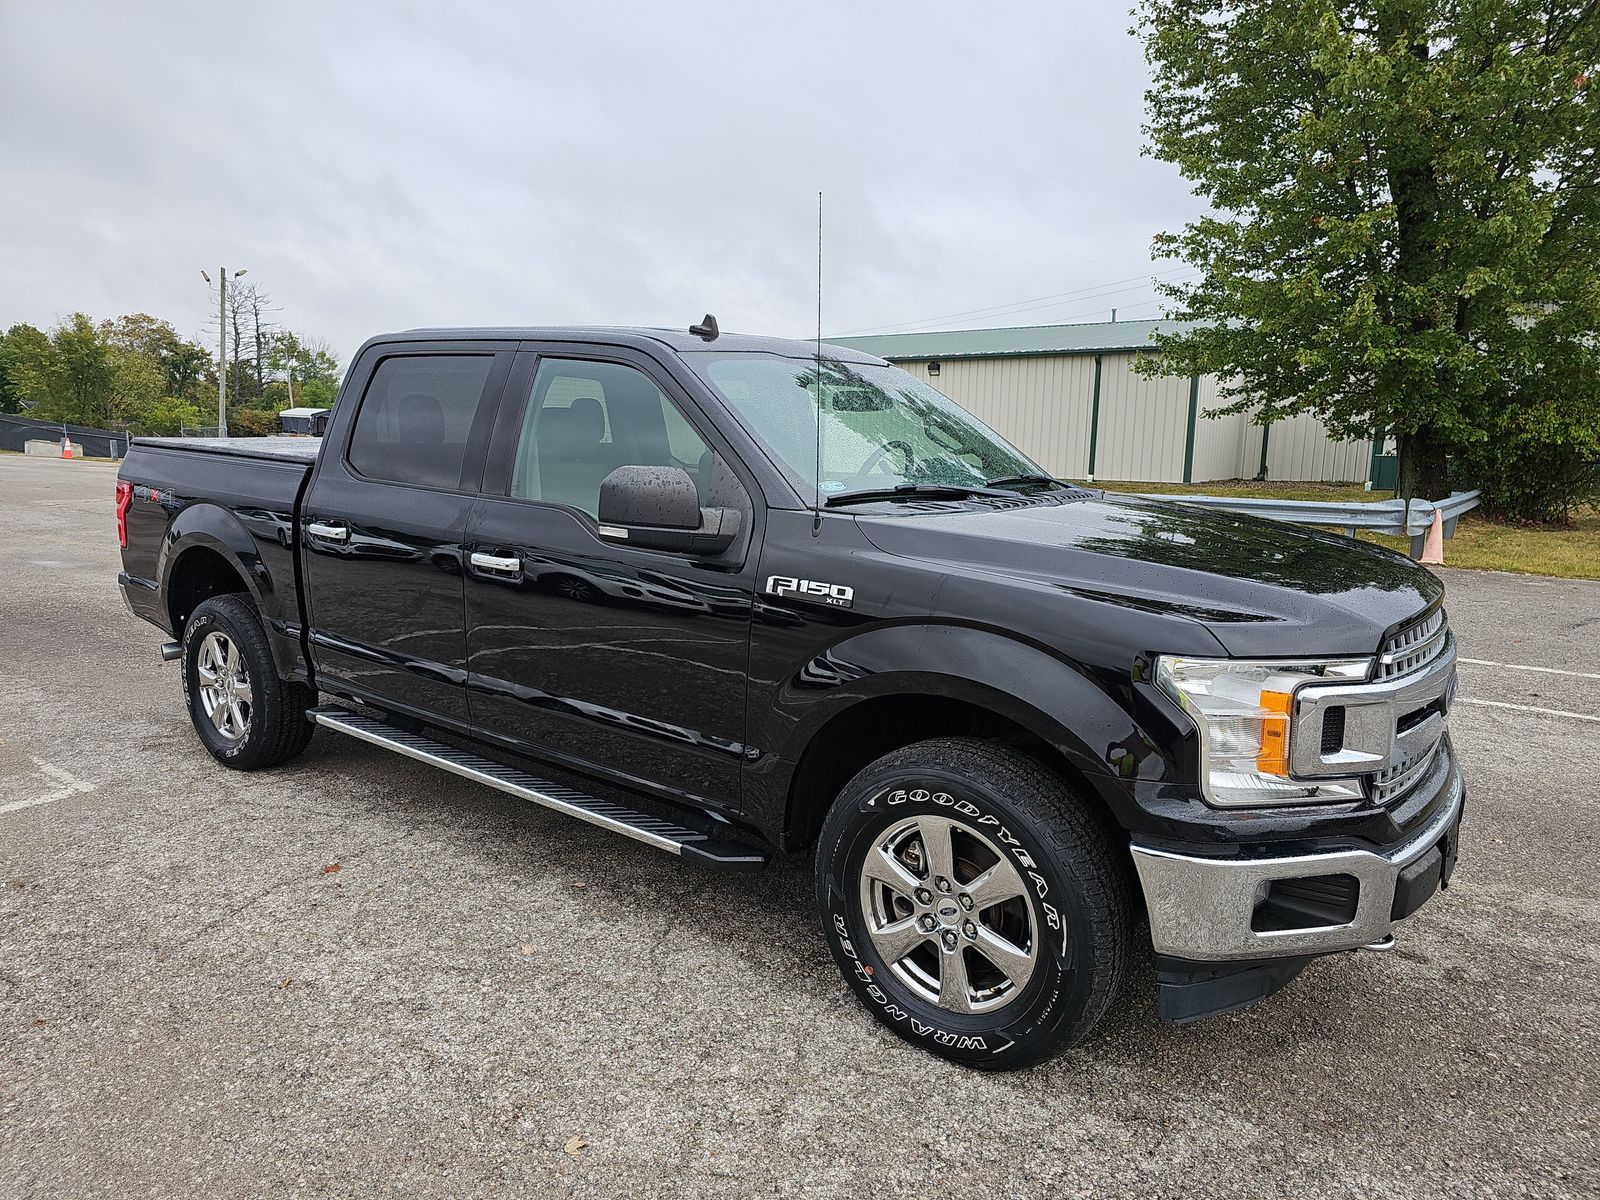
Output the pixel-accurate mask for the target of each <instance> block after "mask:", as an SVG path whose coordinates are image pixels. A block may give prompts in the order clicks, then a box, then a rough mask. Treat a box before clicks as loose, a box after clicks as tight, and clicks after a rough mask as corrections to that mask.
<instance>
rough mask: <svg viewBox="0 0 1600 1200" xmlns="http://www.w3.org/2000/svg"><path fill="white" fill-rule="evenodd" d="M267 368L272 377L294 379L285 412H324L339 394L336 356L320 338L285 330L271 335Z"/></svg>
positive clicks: (338, 366) (338, 368) (337, 358)
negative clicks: (296, 408)
mask: <svg viewBox="0 0 1600 1200" xmlns="http://www.w3.org/2000/svg"><path fill="white" fill-rule="evenodd" d="M267 365H268V367H269V368H270V369H271V370H272V371H273V372H274V373H282V374H284V375H285V376H287V375H288V374H290V373H291V372H292V373H293V375H294V395H292V396H290V397H289V398H288V399H289V402H288V403H287V404H285V405H284V406H283V407H285V408H294V407H297V406H298V407H307V408H326V407H328V406H329V405H331V404H332V403H333V396H334V394H335V393H337V391H338V390H339V373H340V365H339V356H338V355H337V354H335V353H334V352H333V350H332V348H331V347H330V346H329V345H328V344H327V343H326V342H324V341H322V340H321V339H320V338H315V337H307V336H305V335H302V334H296V333H293V332H291V331H289V330H283V331H281V332H279V333H277V334H275V335H274V336H273V339H272V348H271V351H270V353H269V354H268V356H267Z"/></svg>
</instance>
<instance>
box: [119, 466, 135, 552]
mask: <svg viewBox="0 0 1600 1200" xmlns="http://www.w3.org/2000/svg"><path fill="white" fill-rule="evenodd" d="M132 503H133V484H131V483H129V482H128V481H127V480H126V479H119V480H117V545H119V546H121V547H122V548H123V549H124V550H126V549H127V548H128V505H130V504H132Z"/></svg>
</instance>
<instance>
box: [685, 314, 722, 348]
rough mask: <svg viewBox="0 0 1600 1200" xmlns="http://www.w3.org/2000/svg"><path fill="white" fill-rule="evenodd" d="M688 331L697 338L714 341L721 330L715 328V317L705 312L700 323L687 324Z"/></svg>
mask: <svg viewBox="0 0 1600 1200" xmlns="http://www.w3.org/2000/svg"><path fill="white" fill-rule="evenodd" d="M689 332H690V333H692V334H694V335H695V337H697V338H704V339H705V340H706V341H708V342H714V341H716V340H717V334H718V333H720V332H721V330H719V329H718V328H717V319H716V317H714V316H712V315H711V314H710V313H707V314H706V317H705V320H703V321H701V322H700V324H698V325H691V326H689Z"/></svg>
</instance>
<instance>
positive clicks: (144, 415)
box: [131, 396, 217, 437]
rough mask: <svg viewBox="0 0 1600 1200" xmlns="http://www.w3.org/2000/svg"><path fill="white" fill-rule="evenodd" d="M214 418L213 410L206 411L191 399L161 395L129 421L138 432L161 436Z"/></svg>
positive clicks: (179, 431)
mask: <svg viewBox="0 0 1600 1200" xmlns="http://www.w3.org/2000/svg"><path fill="white" fill-rule="evenodd" d="M216 419H217V418H216V413H215V411H211V412H207V411H206V410H203V409H201V408H200V406H199V405H197V404H195V403H193V402H192V401H189V400H184V399H180V398H178V397H175V396H161V397H159V398H157V399H155V400H152V401H150V402H149V403H148V404H147V405H145V406H144V407H143V408H142V409H140V410H139V412H137V413H135V414H134V415H133V416H132V418H131V423H132V425H133V427H134V429H135V430H136V431H137V432H139V433H142V434H146V435H149V436H153V437H161V436H166V435H171V434H178V433H182V432H183V427H184V426H185V425H188V426H191V427H193V426H196V425H204V424H206V422H207V421H208V420H210V421H215V420H216Z"/></svg>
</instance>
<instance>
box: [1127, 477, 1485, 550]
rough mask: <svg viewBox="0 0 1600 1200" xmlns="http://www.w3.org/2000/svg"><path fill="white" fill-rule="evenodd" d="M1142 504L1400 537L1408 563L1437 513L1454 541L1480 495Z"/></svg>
mask: <svg viewBox="0 0 1600 1200" xmlns="http://www.w3.org/2000/svg"><path fill="white" fill-rule="evenodd" d="M1145 498H1146V499H1148V500H1171V501H1173V502H1175V503H1178V504H1194V505H1198V506H1199V507H1201V508H1220V509H1222V510H1224V511H1225V512H1236V513H1244V514H1246V515H1248V516H1252V517H1266V518H1268V519H1269V520H1273V521H1290V522H1292V523H1294V524H1296V525H1325V526H1329V527H1331V528H1334V529H1339V530H1343V531H1344V532H1345V533H1346V534H1348V535H1350V536H1352V537H1354V536H1355V532H1356V530H1358V529H1367V530H1371V531H1372V532H1374V533H1387V534H1393V535H1395V536H1402V535H1403V536H1406V537H1409V538H1410V539H1411V557H1412V558H1416V557H1417V556H1418V555H1420V554H1421V553H1422V540H1423V538H1425V537H1426V536H1427V534H1428V530H1429V528H1430V527H1431V526H1432V525H1433V514H1434V513H1435V512H1437V513H1438V514H1439V516H1440V518H1441V524H1442V525H1443V527H1444V536H1445V537H1447V538H1448V537H1454V536H1455V534H1456V522H1457V521H1458V520H1460V519H1461V514H1462V513H1464V512H1467V511H1469V510H1471V509H1474V508H1477V507H1478V504H1479V502H1480V501H1481V500H1482V498H1483V494H1482V492H1480V491H1478V490H1476V489H1474V490H1473V491H1470V492H1453V493H1451V495H1450V496H1449V497H1448V498H1447V499H1444V500H1422V499H1416V500H1412V501H1410V502H1407V501H1405V500H1374V501H1363V502H1355V503H1346V502H1344V501H1340V500H1266V499H1255V498H1253V497H1247V496H1146V497H1145Z"/></svg>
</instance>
